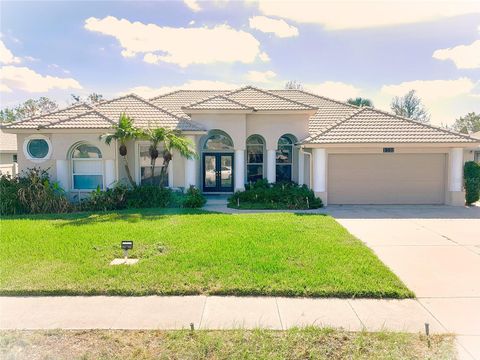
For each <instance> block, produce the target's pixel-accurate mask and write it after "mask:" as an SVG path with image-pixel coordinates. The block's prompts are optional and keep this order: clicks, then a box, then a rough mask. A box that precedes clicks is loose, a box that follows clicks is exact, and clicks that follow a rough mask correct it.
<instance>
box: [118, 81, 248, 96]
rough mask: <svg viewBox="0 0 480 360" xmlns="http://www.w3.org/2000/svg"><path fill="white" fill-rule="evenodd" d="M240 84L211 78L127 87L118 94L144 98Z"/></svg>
mask: <svg viewBox="0 0 480 360" xmlns="http://www.w3.org/2000/svg"><path fill="white" fill-rule="evenodd" d="M240 86H241V85H239V84H234V83H227V82H223V81H212V80H190V81H188V82H186V83H184V84H182V85H171V86H161V87H158V88H153V87H150V86H136V87H133V88H131V89H129V90H128V91H126V92H122V93H120V94H119V95H124V94H130V93H134V94H137V95H139V96H142V97H144V98H146V99H149V98H152V97H155V96H157V95H161V94H165V93H168V92H172V91H175V90H180V89H183V90H198V89H202V90H219V89H220V90H233V89H236V88H238V87H240Z"/></svg>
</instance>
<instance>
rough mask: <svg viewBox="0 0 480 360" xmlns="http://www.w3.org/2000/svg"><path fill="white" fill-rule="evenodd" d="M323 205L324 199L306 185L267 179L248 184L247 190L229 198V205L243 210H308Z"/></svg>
mask: <svg viewBox="0 0 480 360" xmlns="http://www.w3.org/2000/svg"><path fill="white" fill-rule="evenodd" d="M322 206H323V203H322V200H321V199H320V198H318V197H316V196H315V194H314V193H313V191H312V190H311V189H309V188H308V187H307V186H305V185H302V186H300V185H298V184H296V183H294V182H278V183H274V184H269V183H268V181H267V180H265V179H263V180H258V181H257V182H255V183H253V184H248V185H247V186H246V187H245V191H237V192H236V193H235V194H233V195H232V196H231V197H229V198H228V207H230V208H234V209H243V210H248V209H253V210H260V209H266V210H273V209H274V210H308V209H318V208H321V207H322Z"/></svg>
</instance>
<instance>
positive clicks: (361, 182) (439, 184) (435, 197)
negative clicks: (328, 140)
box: [328, 154, 446, 204]
mask: <svg viewBox="0 0 480 360" xmlns="http://www.w3.org/2000/svg"><path fill="white" fill-rule="evenodd" d="M445 178H446V177H445V154H335V155H334V154H332V155H329V156H328V203H329V204H443V203H444V199H445Z"/></svg>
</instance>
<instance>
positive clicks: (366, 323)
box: [0, 296, 452, 333]
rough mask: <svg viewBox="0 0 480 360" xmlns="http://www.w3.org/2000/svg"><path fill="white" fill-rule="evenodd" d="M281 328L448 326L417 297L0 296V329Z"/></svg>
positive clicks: (437, 329) (409, 329)
mask: <svg viewBox="0 0 480 360" xmlns="http://www.w3.org/2000/svg"><path fill="white" fill-rule="evenodd" d="M191 323H193V325H194V327H195V329H232V328H247V329H251V328H258V327H262V328H269V329H277V330H282V329H287V328H290V327H294V326H305V325H316V326H330V327H342V328H344V329H347V330H351V331H358V330H362V329H367V330H370V331H375V330H382V329H385V330H393V331H407V332H424V331H425V323H429V324H430V331H431V332H432V333H445V332H450V331H452V330H451V329H448V328H445V327H444V326H443V325H442V324H440V323H439V322H438V321H437V320H436V319H435V318H434V317H433V316H432V315H431V314H430V313H429V312H428V311H427V310H426V309H425V307H424V306H423V305H422V303H421V300H420V301H418V300H412V299H407V300H374V299H355V300H352V299H331V298H330V299H307V298H281V297H234V296H228V297H223V296H146V297H123V296H112V297H109V296H90V297H88V296H69V297H63V296H60V297H0V328H1V329H55V328H62V329H182V328H190V324H191Z"/></svg>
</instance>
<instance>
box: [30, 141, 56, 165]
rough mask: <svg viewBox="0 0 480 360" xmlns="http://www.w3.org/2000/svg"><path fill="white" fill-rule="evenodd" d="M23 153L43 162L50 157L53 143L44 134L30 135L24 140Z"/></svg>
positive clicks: (31, 159)
mask: <svg viewBox="0 0 480 360" xmlns="http://www.w3.org/2000/svg"><path fill="white" fill-rule="evenodd" d="M23 153H24V154H25V157H26V158H27V159H28V160H30V161H32V162H36V163H41V162H44V161H45V160H48V159H50V155H51V154H52V144H51V142H50V140H49V139H48V138H47V137H45V136H43V135H34V136H29V137H27V138H26V139H25V141H24V142H23Z"/></svg>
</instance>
